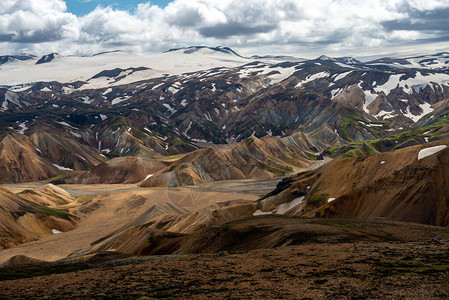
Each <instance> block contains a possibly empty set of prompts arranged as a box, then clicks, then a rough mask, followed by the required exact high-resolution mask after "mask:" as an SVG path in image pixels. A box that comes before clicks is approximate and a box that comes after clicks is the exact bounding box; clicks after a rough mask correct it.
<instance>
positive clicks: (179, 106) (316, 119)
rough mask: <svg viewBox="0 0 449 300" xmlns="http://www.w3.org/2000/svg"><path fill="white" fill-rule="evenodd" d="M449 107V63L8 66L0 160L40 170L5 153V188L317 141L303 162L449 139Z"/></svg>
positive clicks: (189, 54) (174, 61) (134, 60)
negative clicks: (211, 151)
mask: <svg viewBox="0 0 449 300" xmlns="http://www.w3.org/2000/svg"><path fill="white" fill-rule="evenodd" d="M448 99H449V53H437V54H433V55H427V56H419V57H410V58H401V59H397V58H385V59H380V60H376V61H371V62H361V61H358V60H356V59H353V58H349V57H342V58H330V57H327V56H321V57H319V58H317V59H312V60H306V59H299V58H294V57H282V56H253V57H248V58H247V57H243V56H241V55H239V54H237V53H236V52H235V51H233V50H231V49H229V48H226V47H216V48H209V47H189V48H182V49H174V50H171V51H168V52H165V53H162V54H158V55H153V56H137V55H130V54H127V53H124V52H121V51H114V52H107V53H101V54H98V55H95V56H92V57H75V56H62V55H59V54H56V53H53V54H49V55H46V56H43V57H41V58H38V57H33V56H27V57H26V59H22V58H17V59H9V58H8V59H6V60H5V62H4V63H3V64H2V67H1V70H0V115H1V118H0V141H1V143H3V144H5V145H7V146H2V147H3V148H0V149H13V148H14V147H15V148H20V149H21V148H23V149H24V151H22V152H21V153H22V154H20V155H21V156H20V157H25V159H24V160H23V161H25V162H27V161H28V162H29V163H28V164H32V165H34V164H37V165H39V167H38V169H37V170H38V171H39V172H37V173H39V174H37V173H36V172H35V173H36V174H34V175H33V176H31V177H30V176H28V177H27V176H24V175H20V174H22V173H24V172H23V171H21V170H24V168H25V167H24V166H23V163H22V162H21V161H22V159H18V158H17V157H16V158H14V154H11V153H10V152H11V151H7V150H2V151H3V153H2V155H1V156H0V164H1V165H4V166H7V168H9V169H8V170H9V171H5V172H3V173H5V174H2V175H1V178H0V181H2V182H19V181H28V180H37V179H43V178H50V177H52V176H55V175H57V174H59V173H60V172H66V171H70V170H75V171H87V170H90V169H92V168H93V167H94V166H97V165H99V164H101V163H104V162H106V161H107V160H108V159H110V158H114V157H123V156H137V157H143V158H145V159H155V158H156V159H157V158H160V157H161V155H173V154H180V153H186V152H191V151H195V150H198V149H200V148H207V146H208V145H211V144H226V143H228V142H242V141H245V140H246V139H248V138H250V137H251V136H254V137H256V138H261V137H264V136H274V137H277V138H282V137H287V136H290V135H292V134H295V133H298V132H303V133H305V134H307V137H308V138H309V139H313V140H314V141H315V142H314V143H315V145H314V146H313V147H309V148H307V147H306V148H304V149H303V150H304V153H305V154H306V156H307V155H308V157H304V159H306V160H310V159H313V158H314V157H315V153H314V152H315V151H314V149H315V150H316V152H322V151H323V150H324V151H325V153H327V154H329V155H331V156H332V155H333V156H338V155H345V154H347V155H349V156H357V155H362V154H372V153H377V152H385V151H390V150H394V149H397V148H403V147H406V146H410V145H416V144H421V143H425V142H428V141H432V140H437V139H440V138H444V137H445V135H446V134H447V132H448V131H447V129H448V128H447V126H446V125H447V124H448V123H449V118H448V113H449V108H448V104H449V101H448ZM18 135H20V136H22V137H19V136H18ZM19 140H23V141H20V142H18V141H19ZM283 142H286V143H290V144H292V143H293V144H294V141H292V140H291V139H290V140H289V139H286V140H284V141H283ZM12 144H14V146H12ZM317 144H319V145H320V146H319V147H316V145H317ZM295 147H296V146H295ZM15 148H14V149H15ZM27 157H28V158H27ZM29 157H33V158H29ZM315 158H316V157H315ZM271 159H273V158H271ZM227 160H228V161H229V159H227ZM12 161H15V163H14V164H13V163H12ZM284 162H285V160H284ZM189 163H192V162H189ZM13 165H14V167H12V166H13ZM26 168H28V169H29V167H26ZM169 168H170V167H169ZM10 170H14V171H10ZM11 172H12V173H11ZM151 180H152V181H154V180H156V177H155V178H154V179H151Z"/></svg>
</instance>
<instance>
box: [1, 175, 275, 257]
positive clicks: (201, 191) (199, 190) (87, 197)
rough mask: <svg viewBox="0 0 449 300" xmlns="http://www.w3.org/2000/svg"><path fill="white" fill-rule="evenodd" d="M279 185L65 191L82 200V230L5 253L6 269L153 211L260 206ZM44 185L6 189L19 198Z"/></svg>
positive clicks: (77, 210) (68, 250)
mask: <svg viewBox="0 0 449 300" xmlns="http://www.w3.org/2000/svg"><path fill="white" fill-rule="evenodd" d="M278 181H279V179H270V180H235V181H225V182H213V183H208V184H202V185H198V186H187V187H179V188H141V187H138V186H137V185H136V184H113V185H111V184H95V185H88V184H86V185H82V184H71V185H61V187H62V188H64V189H66V190H67V191H68V192H70V194H71V195H72V196H74V197H76V198H78V200H77V202H76V203H72V204H69V205H68V206H67V207H62V208H67V209H69V211H70V212H71V213H73V214H75V215H77V216H78V217H80V218H81V220H80V223H79V224H78V226H77V228H75V229H74V230H71V231H69V232H65V233H62V234H57V235H52V236H48V237H45V238H42V239H40V240H38V241H35V242H31V243H26V244H22V245H19V246H16V247H13V248H9V249H5V250H2V251H0V263H2V262H4V261H6V260H7V259H9V258H11V257H13V256H15V255H26V256H29V257H32V258H36V259H41V260H46V261H54V260H58V259H61V258H64V257H66V256H68V255H70V254H72V253H73V252H75V251H76V250H79V249H81V248H86V247H88V246H89V245H90V244H91V243H93V242H94V241H96V240H98V239H100V238H102V237H104V236H105V235H107V234H109V233H111V232H112V231H114V230H116V229H118V228H120V227H121V226H123V225H125V224H126V223H127V222H129V221H130V219H132V218H133V217H136V216H138V215H139V214H141V213H142V212H145V211H146V210H147V209H149V208H150V207H152V206H153V205H163V204H164V203H167V202H170V203H176V204H178V205H180V206H182V207H185V208H186V209H188V210H190V211H196V210H200V209H207V208H210V207H214V206H216V205H217V204H219V203H221V202H229V201H231V202H236V203H237V202H240V201H255V200H257V199H258V198H259V197H260V196H261V195H263V194H265V193H267V192H268V191H269V190H272V189H273V188H274V187H275V186H276V184H277V183H278ZM42 185H43V183H23V184H5V185H2V187H4V188H6V189H8V190H10V191H11V192H14V193H19V192H21V191H23V190H26V189H33V188H38V187H39V186H42Z"/></svg>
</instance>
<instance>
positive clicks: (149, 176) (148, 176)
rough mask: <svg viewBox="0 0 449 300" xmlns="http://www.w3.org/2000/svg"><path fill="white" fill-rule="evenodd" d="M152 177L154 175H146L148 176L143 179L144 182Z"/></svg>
mask: <svg viewBox="0 0 449 300" xmlns="http://www.w3.org/2000/svg"><path fill="white" fill-rule="evenodd" d="M153 175H154V174H148V175H147V177H145V179H144V180H147V179H149V178H151V177H153Z"/></svg>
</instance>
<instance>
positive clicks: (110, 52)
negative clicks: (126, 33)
mask: <svg viewBox="0 0 449 300" xmlns="http://www.w3.org/2000/svg"><path fill="white" fill-rule="evenodd" d="M112 53H126V52H125V51H123V50H111V51H103V52H99V53H95V54H94V55H92V56H98V55H104V54H112Z"/></svg>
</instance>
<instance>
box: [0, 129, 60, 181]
mask: <svg viewBox="0 0 449 300" xmlns="http://www.w3.org/2000/svg"><path fill="white" fill-rule="evenodd" d="M58 173H60V171H59V170H58V169H57V168H56V167H54V166H53V165H52V164H51V163H50V162H49V161H47V160H46V159H44V158H42V157H40V156H39V153H38V151H37V150H36V147H35V146H34V145H33V144H32V143H31V142H30V140H29V139H28V137H26V136H24V135H21V134H17V133H12V134H5V135H3V136H1V137H0V183H6V182H26V181H38V180H42V179H46V178H49V177H52V176H55V175H57V174H58Z"/></svg>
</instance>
